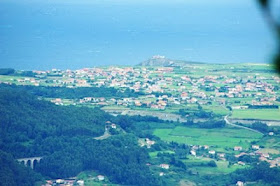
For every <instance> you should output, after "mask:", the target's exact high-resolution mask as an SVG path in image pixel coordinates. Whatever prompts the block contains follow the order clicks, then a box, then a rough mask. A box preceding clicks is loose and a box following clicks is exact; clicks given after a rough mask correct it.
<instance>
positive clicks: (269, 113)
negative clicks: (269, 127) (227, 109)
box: [231, 109, 280, 120]
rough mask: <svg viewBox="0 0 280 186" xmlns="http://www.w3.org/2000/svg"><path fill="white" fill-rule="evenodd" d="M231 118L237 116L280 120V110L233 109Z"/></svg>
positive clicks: (240, 117)
mask: <svg viewBox="0 0 280 186" xmlns="http://www.w3.org/2000/svg"><path fill="white" fill-rule="evenodd" d="M231 118H237V119H261V120H280V110H279V109H245V110H233V113H232V116H231Z"/></svg>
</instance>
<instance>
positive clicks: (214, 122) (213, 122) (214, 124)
mask: <svg viewBox="0 0 280 186" xmlns="http://www.w3.org/2000/svg"><path fill="white" fill-rule="evenodd" d="M184 125H186V126H192V127H199V128H206V129H211V128H222V127H224V126H225V125H226V122H225V121H224V120H221V119H220V120H218V119H209V120H207V121H204V122H194V120H192V119H189V120H188V121H187V122H185V123H184Z"/></svg>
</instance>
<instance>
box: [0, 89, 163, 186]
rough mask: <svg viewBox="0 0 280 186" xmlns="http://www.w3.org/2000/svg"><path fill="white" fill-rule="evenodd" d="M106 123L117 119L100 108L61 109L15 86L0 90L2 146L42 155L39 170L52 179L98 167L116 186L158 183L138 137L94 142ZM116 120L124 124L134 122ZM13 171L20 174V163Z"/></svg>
mask: <svg viewBox="0 0 280 186" xmlns="http://www.w3.org/2000/svg"><path fill="white" fill-rule="evenodd" d="M107 120H116V119H113V118H112V116H110V115H108V114H106V113H105V112H103V111H102V110H100V109H92V108H84V107H73V106H56V105H54V104H52V103H49V102H46V101H42V100H38V99H37V97H35V96H32V95H30V94H28V93H27V92H25V91H22V90H21V89H17V88H16V87H6V88H2V89H0V124H1V125H0V133H1V136H0V145H1V149H2V150H3V151H5V152H6V153H8V154H10V155H12V156H10V155H9V156H10V157H15V158H21V157H32V156H43V159H42V160H41V162H40V163H39V164H37V166H36V167H35V170H36V171H38V172H40V173H42V175H44V176H47V177H50V178H63V177H71V176H76V175H77V174H78V173H79V172H81V171H83V170H89V169H90V170H92V169H95V170H98V171H99V172H100V173H102V174H104V175H106V176H108V177H109V179H110V180H111V181H112V182H114V183H121V184H127V185H158V184H159V181H158V179H157V178H156V177H154V176H153V175H152V173H151V172H150V170H149V168H148V167H147V166H146V162H147V161H148V158H149V156H148V153H147V151H145V150H144V149H142V148H140V147H139V146H138V144H137V138H136V137H135V136H134V135H129V134H126V135H118V136H112V137H110V138H109V139H106V140H100V141H97V140H94V139H93V137H95V136H99V135H102V134H103V132H104V126H105V123H106V121H107ZM117 120H118V122H119V123H122V124H123V125H124V126H125V122H129V121H130V120H129V119H128V120H125V118H123V117H122V118H120V119H117ZM1 158H2V157H1ZM12 160H14V159H13V158H12ZM1 165H2V164H1ZM18 166H21V165H18ZM11 169H12V171H14V172H15V171H16V170H17V169H18V168H17V164H15V167H12V168H11ZM23 169H24V170H25V171H26V169H28V168H24V167H23ZM7 171H8V170H7ZM22 175H23V176H26V174H22ZM7 176H9V175H7ZM10 177H13V176H10ZM10 177H5V178H3V179H9V178H10ZM19 177H20V176H19ZM26 177H33V175H31V174H30V175H28V176H26ZM33 178H34V177H33ZM15 179H16V177H15ZM21 179H23V178H21ZM34 179H35V178H34ZM31 180H32V179H31ZM14 181H15V182H16V180H14ZM30 185H32V184H30Z"/></svg>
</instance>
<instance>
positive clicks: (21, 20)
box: [0, 0, 274, 70]
mask: <svg viewBox="0 0 280 186" xmlns="http://www.w3.org/2000/svg"><path fill="white" fill-rule="evenodd" d="M273 49H274V44H273V37H272V34H271V33H270V32H269V30H268V28H267V26H266V25H265V23H264V21H263V18H262V17H261V14H260V11H259V9H258V7H257V5H256V3H255V1H244V0H235V1H232V0H213V1H207V0H188V1H186V2H184V1H180V0H177V1H170V2H168V1H159V0H155V1H153V2H152V3H151V2H149V1H138V0H135V1H125V0H115V1H112V0H110V1H106V2H103V1H97V0H92V1H86V0H81V1H74V0H70V1H64V0H57V1H55V0H49V1H45V2H43V1H42V2H37V1H35V0H34V1H32V0H22V1H20V0H18V1H15V0H12V1H8V0H2V1H1V0H0V68H3V67H12V68H16V69H24V70H32V69H38V70H45V69H51V68H60V69H67V68H70V69H77V68H83V67H94V66H100V65H112V64H118V65H135V64H137V63H139V62H141V61H144V60H146V59H147V58H149V57H151V56H153V55H157V54H160V55H165V56H167V57H169V58H172V59H182V60H190V61H200V62H209V63H234V62H237V63H239V62H243V63H244V62H256V63H268V62H269V61H270V59H271V56H272V54H273Z"/></svg>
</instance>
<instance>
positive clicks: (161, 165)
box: [159, 164, 169, 169]
mask: <svg viewBox="0 0 280 186" xmlns="http://www.w3.org/2000/svg"><path fill="white" fill-rule="evenodd" d="M159 167H160V168H163V169H169V165H168V164H160V165H159Z"/></svg>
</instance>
